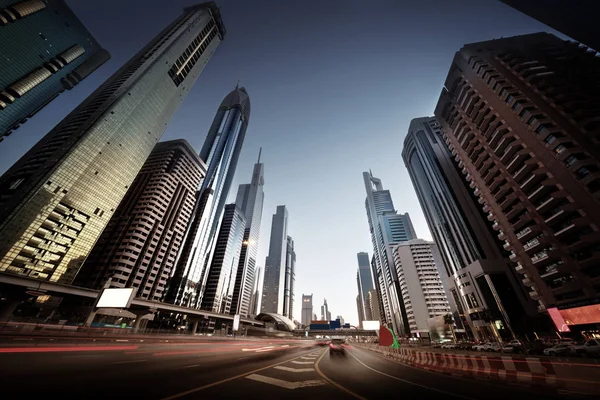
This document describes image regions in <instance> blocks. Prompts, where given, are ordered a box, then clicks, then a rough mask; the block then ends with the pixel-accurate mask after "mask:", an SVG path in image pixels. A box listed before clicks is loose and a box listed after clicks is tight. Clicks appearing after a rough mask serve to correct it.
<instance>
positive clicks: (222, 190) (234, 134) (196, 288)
mask: <svg viewBox="0 0 600 400" xmlns="http://www.w3.org/2000/svg"><path fill="white" fill-rule="evenodd" d="M249 119H250V98H249V97H248V93H247V92H246V89H244V88H240V87H238V86H236V87H235V89H233V90H232V91H231V92H230V93H229V94H228V95H227V96H225V98H224V99H223V101H222V102H221V105H220V106H219V108H218V110H217V114H216V115H215V118H214V119H213V122H212V125H211V127H210V130H209V131H208V135H207V137H206V140H205V141H204V145H203V146H202V149H201V150H200V158H201V159H202V160H204V161H205V162H206V167H207V172H206V177H205V178H204V181H203V182H202V185H201V187H200V188H199V190H198V200H197V201H196V206H195V207H194V212H193V214H192V220H191V222H190V224H189V227H188V233H187V237H186V240H185V242H184V245H183V249H182V251H181V253H180V255H179V259H178V260H177V263H176V266H175V273H174V274H173V277H172V278H171V281H170V283H169V290H168V293H167V297H166V298H165V300H166V301H167V302H171V303H175V304H178V305H182V306H186V307H192V308H199V307H200V303H201V301H202V295H203V293H204V289H205V287H206V278H207V274H206V273H207V270H208V266H209V265H210V262H211V257H212V254H213V248H214V244H215V238H216V236H217V229H218V228H219V223H220V221H221V217H222V215H223V210H224V209H225V202H226V200H227V195H228V194H229V189H230V188H231V182H232V181H233V176H234V175H235V169H236V167H237V162H238V159H239V157H240V152H241V151H242V144H243V143H244V137H245V136H246V129H247V128H248V122H249Z"/></svg>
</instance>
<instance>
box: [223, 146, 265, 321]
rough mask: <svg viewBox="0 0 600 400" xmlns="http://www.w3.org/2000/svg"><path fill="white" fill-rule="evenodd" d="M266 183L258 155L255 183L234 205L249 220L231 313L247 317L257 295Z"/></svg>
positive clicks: (246, 187)
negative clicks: (256, 283)
mask: <svg viewBox="0 0 600 400" xmlns="http://www.w3.org/2000/svg"><path fill="white" fill-rule="evenodd" d="M264 184H265V179H264V165H263V164H262V163H261V162H260V152H259V154H258V161H257V162H256V164H255V165H254V172H253V173H252V181H251V182H250V183H249V184H244V185H240V186H239V188H238V193H237V197H236V200H235V204H236V205H237V206H238V207H239V209H240V210H241V211H242V212H243V213H244V216H245V217H246V231H245V233H244V241H243V244H242V252H241V254H240V261H239V264H238V266H237V275H236V278H235V289H234V291H233V299H232V306H231V313H232V314H240V315H242V316H244V317H245V316H247V315H248V313H249V311H250V301H251V299H252V295H253V294H254V283H255V282H254V274H255V269H256V256H257V253H258V240H259V237H260V222H261V220H262V211H263V201H264V197H265V195H264V193H263V186H264Z"/></svg>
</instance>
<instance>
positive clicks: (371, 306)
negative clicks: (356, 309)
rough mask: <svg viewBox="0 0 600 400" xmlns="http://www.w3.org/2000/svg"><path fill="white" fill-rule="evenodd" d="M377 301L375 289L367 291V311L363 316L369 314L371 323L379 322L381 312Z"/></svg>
mask: <svg viewBox="0 0 600 400" xmlns="http://www.w3.org/2000/svg"><path fill="white" fill-rule="evenodd" d="M379 304H380V303H379V300H378V299H377V291H376V290H375V289H372V290H369V293H368V294H367V305H366V306H365V307H367V309H368V311H365V314H366V315H368V314H369V312H370V313H371V318H372V320H373V321H381V310H380V309H379Z"/></svg>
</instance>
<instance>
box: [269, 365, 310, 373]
mask: <svg viewBox="0 0 600 400" xmlns="http://www.w3.org/2000/svg"><path fill="white" fill-rule="evenodd" d="M273 368H275V369H280V370H282V371H288V372H313V371H314V370H315V369H314V368H290V367H284V366H283V365H278V366H276V367H273Z"/></svg>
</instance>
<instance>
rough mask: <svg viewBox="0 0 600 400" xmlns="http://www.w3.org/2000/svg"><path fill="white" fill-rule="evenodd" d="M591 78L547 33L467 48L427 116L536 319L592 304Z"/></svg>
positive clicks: (599, 248)
mask: <svg viewBox="0 0 600 400" xmlns="http://www.w3.org/2000/svg"><path fill="white" fill-rule="evenodd" d="M598 71H600V63H599V59H598V57H596V56H595V53H594V52H590V51H589V50H587V48H585V47H582V46H579V45H577V44H576V43H571V42H566V41H563V40H560V39H558V38H557V37H555V36H553V35H550V34H546V33H538V34H531V35H524V36H517V37H511V38H505V39H499V40H491V41H488V42H481V43H473V44H468V45H465V46H464V47H463V48H462V49H461V50H460V51H459V52H458V53H457V54H456V56H455V57H454V61H453V63H452V66H451V69H450V72H449V74H448V77H447V79H446V82H445V88H444V89H443V91H442V94H441V96H440V99H439V102H438V105H437V107H436V111H435V114H436V116H437V117H438V120H439V121H440V123H441V124H442V128H443V131H444V139H445V141H446V143H447V145H448V147H449V149H450V151H451V153H452V155H453V156H454V157H455V159H456V161H457V162H458V163H459V168H462V173H463V175H464V178H465V179H466V180H467V181H468V182H469V186H470V187H471V188H472V189H473V190H474V193H475V195H476V196H477V198H478V202H479V203H480V205H481V207H482V208H483V210H484V211H485V212H486V213H487V215H488V220H489V221H490V223H491V224H493V225H492V226H493V229H494V230H495V231H496V233H497V235H498V237H499V238H500V239H501V240H504V248H505V249H506V250H508V251H510V261H511V262H512V263H513V267H514V270H515V271H516V272H517V273H518V274H519V275H520V276H521V278H522V281H523V283H524V285H525V286H527V287H528V291H529V296H530V297H531V298H532V299H534V300H535V301H537V303H538V310H539V311H540V312H545V310H546V309H547V308H549V307H561V308H568V307H573V306H580V305H584V304H591V303H597V302H598V300H597V299H598V298H600V296H599V295H600V273H599V270H598V267H597V264H598V262H599V259H600V234H599V232H598V227H600V211H599V210H600V208H599V207H598V205H599V201H598V199H599V198H600V163H599V160H600V146H599V144H600V138H599V136H598V133H599V132H600V130H599V129H600V121H598V112H597V110H598V107H599V105H600V94H599V93H600V91H598V83H597V82H584V81H582V80H581V79H580V77H582V76H592V75H594V74H597V73H598ZM597 322H598V321H597Z"/></svg>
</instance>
